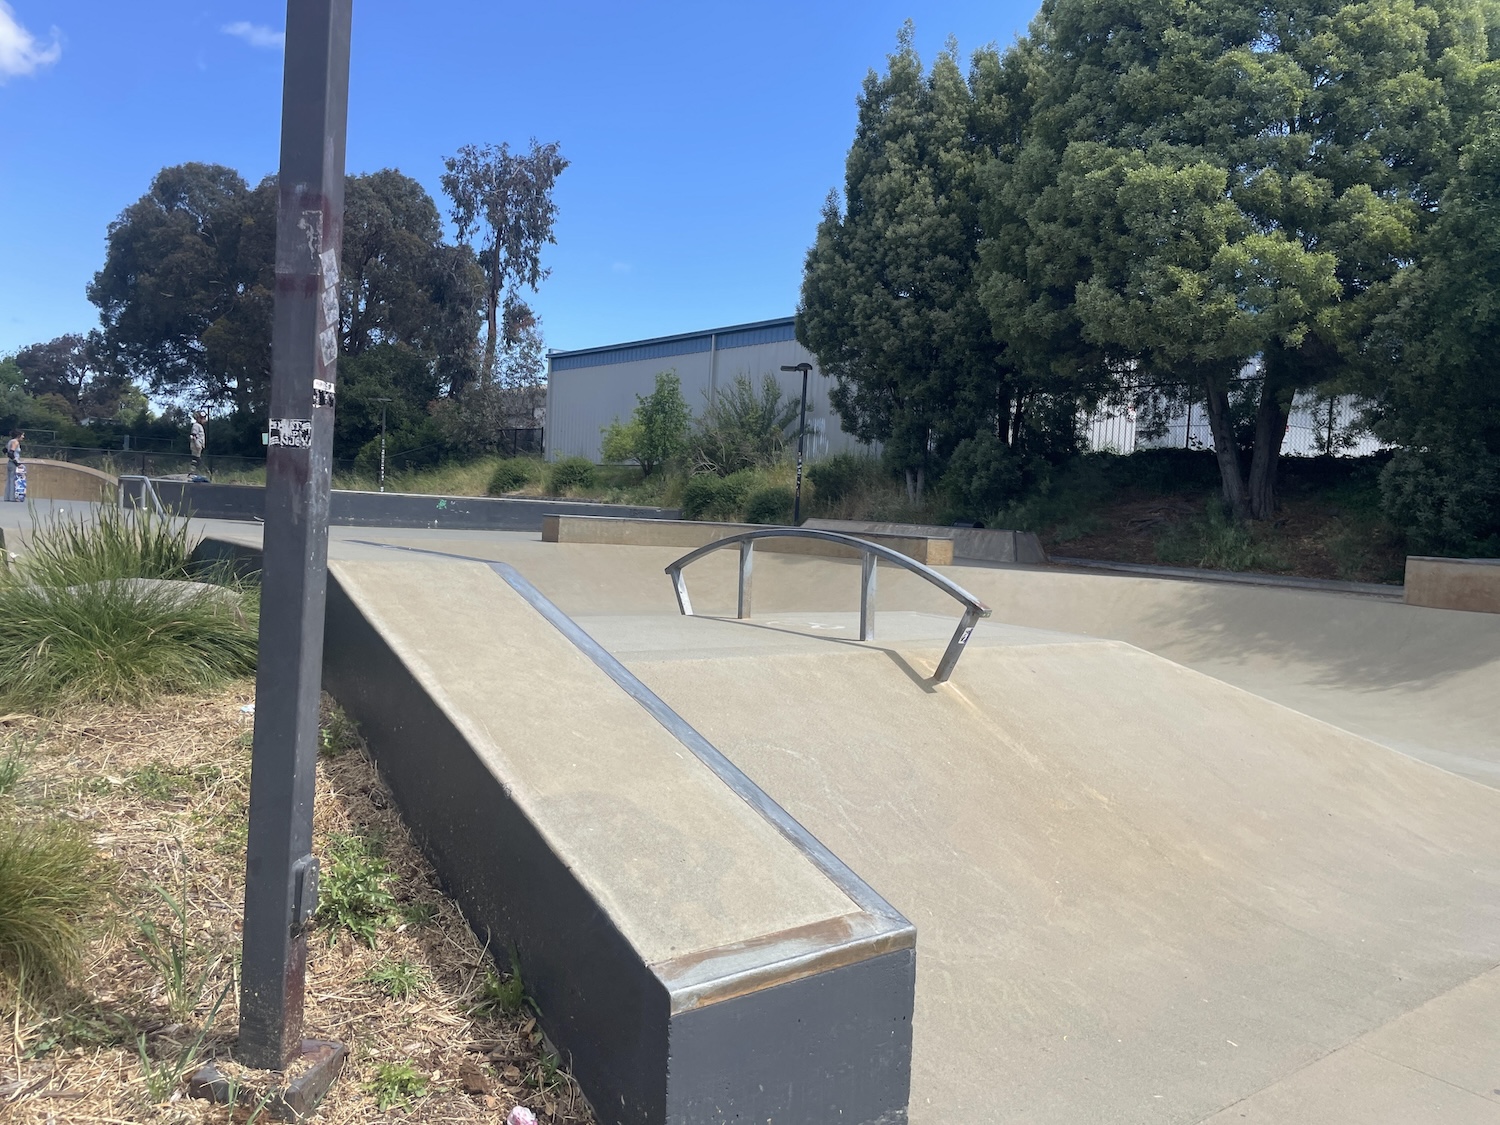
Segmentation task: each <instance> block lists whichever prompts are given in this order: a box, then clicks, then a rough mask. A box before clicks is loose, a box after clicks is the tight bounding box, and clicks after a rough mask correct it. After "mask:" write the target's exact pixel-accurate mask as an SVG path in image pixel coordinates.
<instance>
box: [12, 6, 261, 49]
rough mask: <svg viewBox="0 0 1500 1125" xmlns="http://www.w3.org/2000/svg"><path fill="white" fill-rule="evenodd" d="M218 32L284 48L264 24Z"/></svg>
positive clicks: (240, 24) (242, 24) (234, 25)
mask: <svg viewBox="0 0 1500 1125" xmlns="http://www.w3.org/2000/svg"><path fill="white" fill-rule="evenodd" d="M3 2H4V0H0V3H3ZM219 30H220V31H222V32H223V33H224V34H225V35H233V36H234V37H235V38H236V39H243V40H244V41H245V42H246V43H249V44H250V46H252V47H265V48H267V49H269V50H273V51H279V50H281V49H282V48H283V47H285V46H286V32H284V31H274V30H272V29H271V28H269V27H267V26H266V25H265V24H261V23H251V22H250V21H249V20H239V21H238V22H236V23H228V24H225V25H224V26H223V27H222V28H220V29H219Z"/></svg>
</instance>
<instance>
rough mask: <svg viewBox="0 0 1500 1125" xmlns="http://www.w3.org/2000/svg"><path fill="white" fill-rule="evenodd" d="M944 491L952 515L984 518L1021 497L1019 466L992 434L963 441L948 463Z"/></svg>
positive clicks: (980, 435) (1017, 461)
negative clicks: (952, 511) (952, 512)
mask: <svg viewBox="0 0 1500 1125" xmlns="http://www.w3.org/2000/svg"><path fill="white" fill-rule="evenodd" d="M943 491H944V492H945V493H947V495H948V502H949V503H950V504H951V505H952V506H953V509H954V511H955V512H957V513H959V514H960V515H963V516H966V517H968V518H970V519H984V518H987V517H989V516H990V515H991V514H993V513H994V512H997V511H999V510H1000V509H1001V508H1003V507H1004V506H1005V505H1006V504H1007V503H1009V502H1010V501H1011V500H1013V499H1015V498H1016V497H1017V496H1018V495H1019V494H1020V492H1021V463H1020V461H1019V459H1018V458H1017V457H1016V456H1015V454H1013V453H1012V452H1011V451H1010V449H1009V448H1008V447H1006V446H1005V445H1004V444H1003V443H1002V442H1001V441H1000V439H999V438H996V437H995V436H993V435H992V434H979V435H976V436H975V437H971V438H965V439H964V440H963V441H961V442H959V443H958V448H957V449H955V450H954V451H953V456H952V458H951V459H950V460H949V461H948V471H947V472H946V473H944V475H943Z"/></svg>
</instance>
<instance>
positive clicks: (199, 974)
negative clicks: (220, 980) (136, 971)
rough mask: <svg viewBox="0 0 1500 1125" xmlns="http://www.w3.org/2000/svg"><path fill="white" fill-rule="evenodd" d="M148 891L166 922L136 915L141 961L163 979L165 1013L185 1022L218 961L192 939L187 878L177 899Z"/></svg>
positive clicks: (159, 889) (201, 999)
mask: <svg viewBox="0 0 1500 1125" xmlns="http://www.w3.org/2000/svg"><path fill="white" fill-rule="evenodd" d="M151 890H152V891H153V892H154V893H155V894H156V896H157V898H159V899H160V900H161V901H162V903H163V904H164V905H165V906H166V908H167V914H168V916H169V920H168V922H167V924H166V925H165V926H162V925H160V924H158V923H157V921H156V919H154V918H151V917H149V916H146V915H137V916H136V918H135V925H136V930H137V931H138V932H139V934H140V937H141V944H140V952H141V958H142V959H143V960H144V961H145V962H146V964H148V965H150V966H151V969H152V971H153V972H155V973H156V975H157V976H159V977H160V978H161V979H162V983H163V987H164V989H165V993H166V1003H167V1012H168V1014H169V1015H171V1017H172V1018H173V1019H174V1020H185V1019H188V1018H189V1017H191V1016H192V1015H193V1013H194V1012H196V1011H197V1010H198V1009H199V1008H200V1007H202V1005H203V1003H204V1000H205V999H206V997H207V994H208V986H209V982H210V980H212V978H213V975H214V973H215V971H216V970H217V969H218V967H219V963H220V961H221V958H220V957H219V956H217V955H215V954H213V953H212V952H210V951H208V950H205V949H203V948H202V947H201V946H200V945H199V944H198V943H196V942H194V941H193V940H192V926H191V924H190V923H189V921H188V912H187V880H186V878H184V880H183V888H182V891H181V893H180V894H179V895H177V896H174V895H173V894H172V893H171V892H170V891H168V890H166V889H165V888H163V887H159V886H155V885H153V886H152V888H151Z"/></svg>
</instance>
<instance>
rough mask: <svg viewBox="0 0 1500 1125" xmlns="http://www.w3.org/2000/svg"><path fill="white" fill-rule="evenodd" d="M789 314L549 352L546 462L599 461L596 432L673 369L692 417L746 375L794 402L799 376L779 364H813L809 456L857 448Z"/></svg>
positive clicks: (828, 385) (829, 385) (798, 391)
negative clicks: (767, 379)
mask: <svg viewBox="0 0 1500 1125" xmlns="http://www.w3.org/2000/svg"><path fill="white" fill-rule="evenodd" d="M794 323H795V321H794V320H793V318H792V317H787V318H786V319H784V320H762V321H758V322H756V323H754V324H735V325H731V326H730V327H728V328H713V329H709V330H708V331H706V332H691V333H688V334H686V335H682V336H661V337H658V338H657V339H654V340H634V341H632V342H630V343H626V344H610V345H608V346H606V347H601V348H583V349H580V350H578V351H570V352H552V353H550V354H549V355H548V357H547V428H546V452H547V460H549V461H555V460H557V459H558V458H560V457H587V458H588V459H589V460H590V461H598V460H599V456H600V455H599V444H600V436H601V431H602V430H603V429H604V427H605V426H608V425H609V424H610V423H611V422H613V421H614V420H615V419H616V418H619V419H620V420H621V421H622V422H623V421H626V420H628V419H629V418H630V413H631V411H633V410H634V409H635V404H636V396H637V395H646V394H650V393H651V390H652V388H654V387H655V386H656V376H657V374H658V373H659V372H662V371H675V372H676V373H677V377H678V378H679V379H681V380H682V397H683V398H684V399H685V400H686V401H687V404H688V408H689V409H690V410H692V412H693V414H694V415H695V416H696V415H699V414H702V413H703V409H704V407H706V406H707V405H708V403H709V402H710V400H711V399H712V397H713V396H714V395H715V394H717V393H718V392H719V391H721V390H722V389H723V388H725V387H727V386H729V385H730V384H731V383H733V382H734V379H735V377H736V376H738V375H748V376H749V377H750V380H751V382H752V383H754V384H755V386H756V387H759V386H760V383H761V379H762V377H763V376H765V375H771V376H774V377H775V378H776V379H777V381H778V382H780V384H781V388H782V391H783V393H785V394H786V395H787V397H789V398H791V399H792V400H794V401H795V400H796V399H797V398H798V397H799V396H800V395H801V394H802V376H801V375H800V374H798V373H797V372H794V371H782V370H781V368H782V367H783V366H786V367H791V366H794V365H796V364H798V363H804V362H806V363H811V364H812V365H813V370H812V374H811V375H809V377H808V380H807V457H808V460H817V459H818V458H819V457H825V456H827V455H828V454H830V453H838V452H841V451H843V450H846V449H858V448H862V447H861V446H859V443H858V442H856V441H855V440H854V438H852V437H850V436H849V435H848V434H846V433H844V432H843V431H842V430H841V429H839V419H838V415H837V414H836V413H835V412H834V410H833V407H832V406H831V405H830V404H829V401H828V392H829V391H830V390H831V389H832V387H833V380H832V379H829V378H828V377H826V376H825V375H823V374H822V373H821V372H820V371H819V370H818V361H817V360H816V359H815V358H814V357H813V355H812V353H811V352H809V351H808V350H807V349H806V348H804V347H803V346H802V345H801V344H799V343H797V341H796V338H795V337H794V335H793V331H792V329H793V325H794Z"/></svg>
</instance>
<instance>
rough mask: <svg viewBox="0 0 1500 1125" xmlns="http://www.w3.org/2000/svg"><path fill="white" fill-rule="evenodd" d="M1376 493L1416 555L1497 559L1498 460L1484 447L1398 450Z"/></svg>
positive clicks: (1499, 530) (1499, 528) (1499, 513)
mask: <svg viewBox="0 0 1500 1125" xmlns="http://www.w3.org/2000/svg"><path fill="white" fill-rule="evenodd" d="M1380 491H1381V497H1382V500H1383V502H1384V505H1385V510H1386V512H1387V514H1388V515H1389V517H1390V519H1391V522H1392V523H1394V524H1395V525H1396V526H1397V527H1399V528H1401V529H1402V530H1403V531H1404V532H1405V533H1406V537H1407V541H1408V542H1409V543H1410V545H1411V548H1412V550H1413V552H1414V553H1418V554H1435V555H1456V556H1461V557H1469V558H1491V557H1494V556H1496V555H1500V456H1496V455H1495V454H1493V453H1491V452H1490V451H1489V449H1488V448H1487V447H1486V446H1485V445H1483V444H1482V443H1479V442H1474V443H1472V444H1469V445H1468V446H1467V447H1463V448H1457V449H1455V448H1445V449H1422V450H1414V449H1402V450H1398V451H1397V453H1396V455H1395V456H1394V457H1393V458H1392V459H1391V462H1390V464H1388V465H1387V466H1386V467H1385V470H1384V471H1383V472H1382V473H1381V477H1380Z"/></svg>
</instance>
